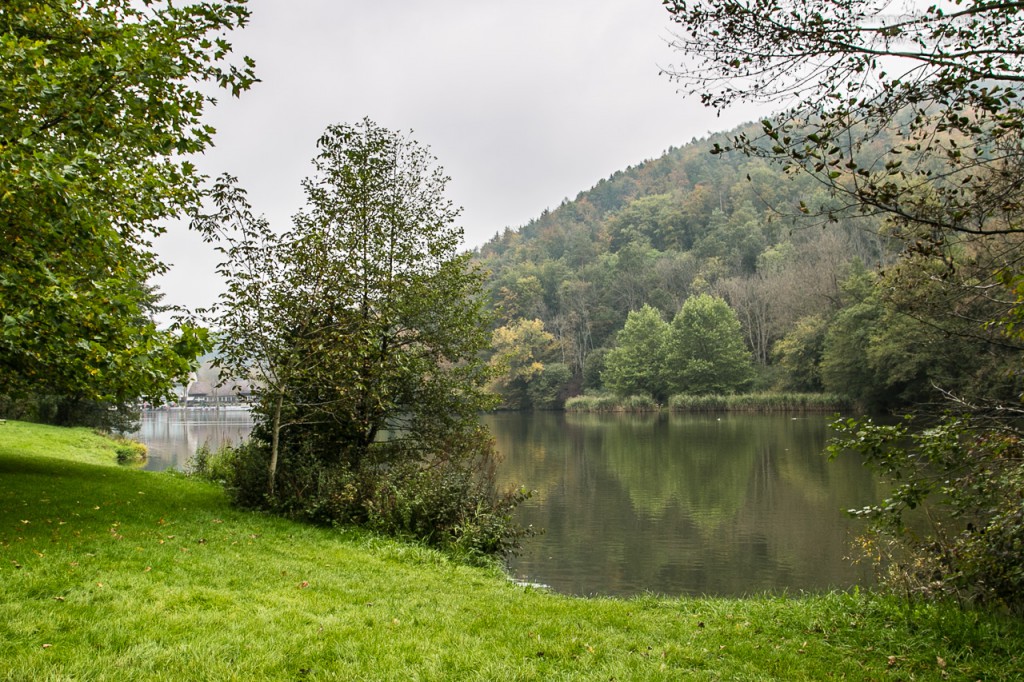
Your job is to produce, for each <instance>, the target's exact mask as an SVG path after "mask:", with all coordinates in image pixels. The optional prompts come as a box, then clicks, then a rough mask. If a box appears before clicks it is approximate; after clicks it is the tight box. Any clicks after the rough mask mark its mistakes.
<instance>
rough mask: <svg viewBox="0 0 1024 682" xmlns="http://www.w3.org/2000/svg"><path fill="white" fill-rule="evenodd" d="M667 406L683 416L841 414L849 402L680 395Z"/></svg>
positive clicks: (817, 397)
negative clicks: (700, 413)
mask: <svg viewBox="0 0 1024 682" xmlns="http://www.w3.org/2000/svg"><path fill="white" fill-rule="evenodd" d="M668 406H669V408H670V409H672V410H677V411H680V412H838V411H840V410H844V409H847V408H848V407H849V406H850V402H849V401H848V400H846V399H845V398H842V397H840V396H837V395H832V394H829V393H739V394H735V395H690V394H686V393H680V394H677V395H674V396H672V397H671V398H669V401H668Z"/></svg>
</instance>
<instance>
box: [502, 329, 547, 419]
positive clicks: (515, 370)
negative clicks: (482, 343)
mask: <svg viewBox="0 0 1024 682" xmlns="http://www.w3.org/2000/svg"><path fill="white" fill-rule="evenodd" d="M491 346H492V347H493V348H494V355H492V356H491V360H490V364H491V367H493V368H494V374H495V376H494V383H493V387H494V389H495V390H496V391H497V392H498V393H499V395H501V397H502V400H503V402H504V403H505V404H506V405H508V406H510V407H513V408H526V407H530V404H531V402H532V400H531V396H530V386H531V385H532V384H533V383H534V382H535V381H539V380H540V379H541V378H542V377H543V375H544V370H545V365H546V364H548V363H549V362H550V358H551V357H552V355H553V353H554V351H555V337H554V335H553V334H551V333H550V332H548V331H546V330H545V329H544V323H543V322H542V321H540V320H517V321H516V322H514V323H512V324H509V325H506V326H503V327H498V328H497V329H495V330H494V333H493V334H492V335H491Z"/></svg>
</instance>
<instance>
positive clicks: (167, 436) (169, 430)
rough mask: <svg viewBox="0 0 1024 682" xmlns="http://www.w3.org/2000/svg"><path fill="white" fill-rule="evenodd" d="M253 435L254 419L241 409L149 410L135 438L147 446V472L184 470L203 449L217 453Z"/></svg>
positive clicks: (143, 416) (144, 414)
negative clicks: (222, 447) (205, 446)
mask: <svg viewBox="0 0 1024 682" xmlns="http://www.w3.org/2000/svg"><path fill="white" fill-rule="evenodd" d="M250 431H252V417H251V416H250V415H249V412H248V411H247V410H239V409H234V410H231V409H199V408H189V409H187V410H185V409H167V410H147V411H145V412H144V413H143V415H142V424H141V426H140V428H139V431H138V433H136V434H134V437H135V438H138V439H139V440H140V441H142V442H143V443H145V444H146V447H147V448H148V449H149V455H148V457H147V459H146V465H145V468H146V469H150V470H153V471H163V470H164V469H184V468H185V467H186V465H187V464H188V460H189V459H190V458H191V457H192V455H194V454H195V452H196V448H198V447H199V446H200V445H207V446H208V447H210V448H211V449H214V450H215V449H217V448H219V447H221V446H222V445H229V444H231V445H233V444H236V443H239V442H241V441H242V440H244V439H245V438H247V437H248V436H249V432H250Z"/></svg>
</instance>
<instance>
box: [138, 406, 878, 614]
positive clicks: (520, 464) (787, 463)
mask: <svg viewBox="0 0 1024 682" xmlns="http://www.w3.org/2000/svg"><path fill="white" fill-rule="evenodd" d="M828 422H829V418H828V417H826V416H824V415H820V414H806V415H796V416H794V415H790V414H748V413H739V414H722V415H708V414H680V413H674V412H667V411H666V412H661V413H647V414H621V413H616V414H576V413H558V412H498V413H491V414H485V415H482V416H481V423H482V424H484V425H485V426H486V427H487V428H488V429H489V431H490V432H491V434H492V435H493V437H494V439H495V444H496V448H497V451H498V453H499V455H500V456H501V457H502V460H503V461H501V463H500V465H499V467H498V471H497V473H498V481H499V483H500V484H501V485H503V486H505V485H507V486H516V487H518V486H519V485H524V486H526V487H527V489H530V490H534V491H536V494H535V495H534V496H533V497H532V498H531V499H529V500H527V501H526V502H525V503H523V504H522V505H520V507H519V509H517V510H516V517H517V519H518V520H519V522H520V523H522V524H523V525H526V526H530V525H532V526H533V527H534V528H538V529H542V530H543V533H542V534H540V535H537V536H534V537H531V538H528V539H527V540H526V542H525V543H524V546H523V548H522V552H521V554H520V555H519V556H518V557H516V558H515V559H514V560H513V561H512V562H511V565H510V567H509V568H510V570H511V572H512V573H513V574H514V575H515V576H516V577H517V578H520V579H522V580H524V581H528V582H536V583H542V584H545V585H549V586H551V588H552V589H554V590H556V591H558V592H561V593H563V594H572V595H577V596H592V595H607V596H631V595H640V594H649V593H656V594H664V595H669V596H678V595H683V594H689V595H693V596H696V595H715V596H723V597H742V596H746V595H749V594H756V593H763V592H778V593H804V592H828V591H830V590H832V589H840V590H844V589H849V588H851V587H853V586H855V585H860V586H867V585H870V584H871V583H872V582H873V575H872V573H871V570H870V567H869V566H867V565H853V564H851V563H850V562H849V561H847V560H845V559H844V557H846V556H849V555H850V554H851V547H850V542H851V541H852V539H853V537H854V536H855V535H856V534H857V533H859V532H862V531H863V528H864V527H863V524H862V523H861V522H858V521H857V520H855V519H851V518H850V517H849V516H848V515H847V514H846V513H845V510H846V509H851V508H860V507H862V506H864V505H865V504H868V503H869V502H871V501H873V500H875V499H877V498H878V497H879V496H881V495H882V494H883V493H882V491H881V490H880V489H879V483H878V481H877V480H876V479H875V477H874V476H873V475H872V474H871V472H870V471H868V470H867V469H865V468H864V467H863V466H862V465H861V462H860V460H859V459H858V458H856V457H849V458H847V457H843V458H840V459H839V460H837V461H834V462H829V461H827V459H826V457H825V456H824V455H823V451H824V448H825V443H826V440H827V429H828ZM250 425H251V423H250V422H248V421H247V415H244V414H239V413H231V412H224V413H220V414H218V413H217V412H203V411H193V410H189V411H188V412H185V411H177V412H174V411H170V412H164V411H158V412H153V413H147V414H146V415H145V416H144V419H143V422H142V430H141V431H140V432H139V434H138V437H139V438H141V439H142V440H143V441H145V442H146V443H147V444H148V445H149V447H150V460H149V461H148V462H147V463H146V465H145V466H146V468H147V469H161V468H168V466H175V467H176V468H183V467H184V466H185V463H186V462H187V461H188V459H189V458H190V457H191V456H192V454H193V453H194V451H195V448H196V447H197V446H198V445H202V444H204V443H206V444H207V445H208V446H209V447H210V448H211V449H216V448H217V447H219V446H220V445H221V444H223V443H224V442H231V441H232V440H234V441H236V442H237V440H239V439H240V438H241V437H242V436H243V435H244V434H245V433H248V428H249V427H250Z"/></svg>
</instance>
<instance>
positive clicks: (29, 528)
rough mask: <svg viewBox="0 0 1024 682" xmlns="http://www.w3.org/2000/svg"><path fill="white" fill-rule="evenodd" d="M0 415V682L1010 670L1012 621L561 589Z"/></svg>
mask: <svg viewBox="0 0 1024 682" xmlns="http://www.w3.org/2000/svg"><path fill="white" fill-rule="evenodd" d="M113 461H114V454H113V448H112V447H109V448H108V446H107V444H106V442H105V441H104V439H102V438H101V437H98V436H95V435H93V434H91V433H90V432H88V431H83V430H63V429H53V428H49V427H39V426H31V425H26V424H19V423H15V422H9V423H7V424H5V425H0V679H4V680H253V679H280V680H567V679H580V680H644V679H652V680H657V679H694V680H705V679H706V680H717V679H729V680H766V679H779V680H799V679H814V680H817V679H850V680H864V679H879V680H881V679H893V680H914V679H935V680H939V679H971V680H973V679H987V680H994V679H1024V672H1022V671H1024V626H1022V624H1021V623H1020V622H1019V621H1014V620H1008V619H1004V618H1001V617H997V616H991V615H982V614H978V613H970V612H967V613H965V612H961V611H959V610H957V609H956V608H953V607H935V606H917V607H906V606H903V605H901V604H900V603H899V602H897V601H893V600H890V599H883V598H878V597H871V596H866V595H845V594H834V595H825V596H819V597H805V598H800V599H786V598H777V597H775V598H770V597H762V598H752V599H744V600H733V599H664V598H654V597H647V598H642V599H634V600H615V599H578V598H570V597H563V596H559V595H554V594H549V593H546V592H545V591H542V590H536V589H532V588H525V587H520V586H517V585H515V584H513V583H511V582H509V581H508V580H507V579H505V577H504V576H503V575H501V574H500V572H497V571H494V570H487V569H479V568H471V567H467V566H464V565H460V564H457V563H454V562H451V561H449V560H447V559H446V558H445V557H444V556H443V555H441V554H439V553H437V552H434V551H430V550H426V549H423V548H420V547H418V546H415V545H411V544H405V543H401V542H397V541H392V540H388V539H383V538H379V537H376V536H373V535H371V534H367V533H362V532H357V531H340V530H336V529H324V528H314V527H309V526H305V525H301V524H296V523H292V522H288V521H285V520H281V519H277V518H273V517H268V516H264V515H260V514H253V513H248V512H242V511H238V510H235V509H232V508H231V507H230V506H228V505H227V503H226V502H225V498H224V495H223V492H222V491H221V490H219V489H218V488H217V487H216V486H214V485H211V484H207V483H204V482H200V481H194V480H190V479H186V478H184V477H182V476H180V475H174V474H154V473H150V472H144V471H138V470H131V469H124V468H119V467H116V466H114V465H112V463H113Z"/></svg>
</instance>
